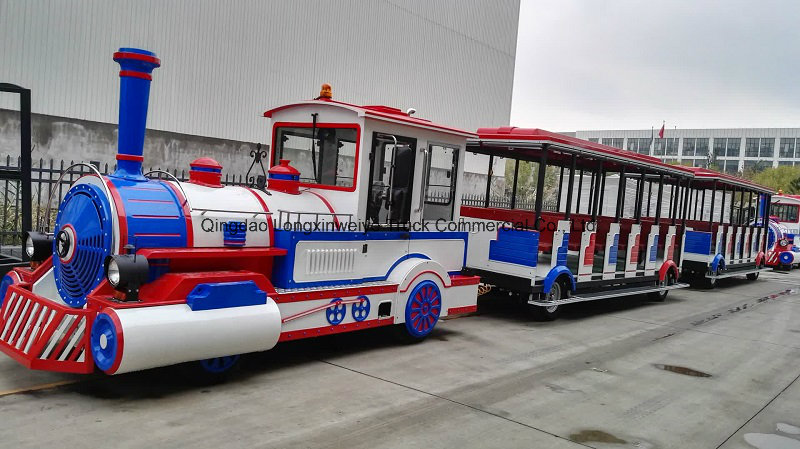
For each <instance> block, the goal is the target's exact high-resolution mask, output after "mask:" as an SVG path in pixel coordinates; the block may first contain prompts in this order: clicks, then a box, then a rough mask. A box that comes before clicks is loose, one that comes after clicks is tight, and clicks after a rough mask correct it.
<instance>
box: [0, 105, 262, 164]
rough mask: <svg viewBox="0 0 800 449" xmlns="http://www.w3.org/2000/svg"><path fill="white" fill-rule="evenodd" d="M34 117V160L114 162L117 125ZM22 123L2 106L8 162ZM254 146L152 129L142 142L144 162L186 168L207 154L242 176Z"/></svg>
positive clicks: (2, 151)
mask: <svg viewBox="0 0 800 449" xmlns="http://www.w3.org/2000/svg"><path fill="white" fill-rule="evenodd" d="M31 122H32V130H31V131H32V132H31V135H32V146H33V154H32V158H33V161H34V166H36V165H37V164H38V163H39V160H40V159H44V160H45V161H49V160H50V159H51V158H52V159H54V160H56V161H60V160H66V161H67V162H69V161H76V162H77V161H98V162H100V163H101V164H105V163H108V164H109V165H113V164H114V163H115V159H114V157H115V156H116V154H117V125H114V124H109V123H100V122H92V121H88V120H78V119H71V118H64V117H54V116H50V115H42V114H33V117H32V120H31ZM19 127H20V121H19V112H17V111H11V110H7V109H0V157H2V163H5V158H6V156H7V155H10V156H11V157H12V159H15V158H16V157H17V156H19V138H20V137H19V131H20V130H19ZM265 132H266V131H265ZM264 148H265V149H266V146H265V147H264ZM255 149H256V143H253V142H237V141H234V140H226V139H215V138H210V137H200V136H190V135H187V134H178V133H172V132H166V131H156V130H148V131H147V134H146V138H145V146H144V166H145V168H151V167H152V168H160V169H166V170H173V169H177V170H178V171H180V170H184V169H185V170H187V171H188V169H189V163H190V162H191V161H193V160H194V159H197V158H199V157H204V156H207V157H212V158H214V159H216V160H217V161H218V162H219V163H220V164H222V167H223V175H224V174H230V175H231V176H237V177H238V176H239V175H242V176H244V175H245V173H247V169H248V167H249V166H250V163H251V161H252V159H251V157H250V151H251V150H255ZM265 166H266V164H265Z"/></svg>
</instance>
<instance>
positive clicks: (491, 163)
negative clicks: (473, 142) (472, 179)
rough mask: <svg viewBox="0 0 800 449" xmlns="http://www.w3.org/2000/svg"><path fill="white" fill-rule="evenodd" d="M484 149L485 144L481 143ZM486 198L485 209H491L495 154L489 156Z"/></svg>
mask: <svg viewBox="0 0 800 449" xmlns="http://www.w3.org/2000/svg"><path fill="white" fill-rule="evenodd" d="M480 147H481V148H483V142H481V143H480ZM486 173H487V176H486V197H485V198H484V207H486V208H487V209H488V208H489V197H490V196H491V194H492V177H493V176H494V154H490V155H489V169H488V170H487V171H486Z"/></svg>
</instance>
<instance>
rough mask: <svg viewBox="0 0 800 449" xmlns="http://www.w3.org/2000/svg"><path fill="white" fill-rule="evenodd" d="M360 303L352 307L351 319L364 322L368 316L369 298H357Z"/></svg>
mask: <svg viewBox="0 0 800 449" xmlns="http://www.w3.org/2000/svg"><path fill="white" fill-rule="evenodd" d="M358 299H360V300H361V302H357V303H354V304H353V305H352V313H353V319H354V320H356V321H364V320H366V319H367V317H368V316H369V298H367V297H366V296H363V295H362V296H359V297H358Z"/></svg>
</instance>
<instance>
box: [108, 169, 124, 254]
mask: <svg viewBox="0 0 800 449" xmlns="http://www.w3.org/2000/svg"><path fill="white" fill-rule="evenodd" d="M105 181H106V186H108V190H109V192H111V196H112V197H113V198H114V209H116V211H117V219H118V220H117V221H118V222H119V251H118V252H119V254H122V252H123V250H124V249H125V245H127V244H128V219H127V216H126V215H125V206H124V205H123V204H122V198H121V197H120V196H119V192H118V191H117V187H116V186H115V185H114V183H113V182H111V180H110V179H108V178H105Z"/></svg>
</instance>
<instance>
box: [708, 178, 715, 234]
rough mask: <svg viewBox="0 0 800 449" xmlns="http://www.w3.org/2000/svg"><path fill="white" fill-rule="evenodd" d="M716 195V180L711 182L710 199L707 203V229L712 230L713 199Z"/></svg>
mask: <svg viewBox="0 0 800 449" xmlns="http://www.w3.org/2000/svg"><path fill="white" fill-rule="evenodd" d="M716 196H717V180H716V179H715V180H714V183H713V184H711V201H710V202H709V205H708V209H709V210H708V229H710V230H713V227H712V224H713V223H714V200H715V199H716Z"/></svg>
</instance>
